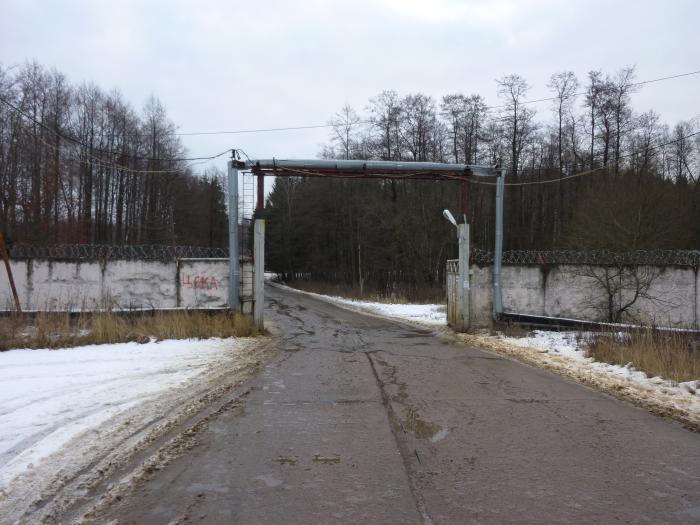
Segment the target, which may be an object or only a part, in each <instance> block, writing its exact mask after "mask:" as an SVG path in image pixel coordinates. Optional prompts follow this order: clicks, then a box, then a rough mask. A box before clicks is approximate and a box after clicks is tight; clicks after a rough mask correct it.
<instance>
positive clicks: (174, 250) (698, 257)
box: [9, 228, 700, 268]
mask: <svg viewBox="0 0 700 525" xmlns="http://www.w3.org/2000/svg"><path fill="white" fill-rule="evenodd" d="M243 229H244V230H245V229H246V228H243ZM9 251H10V257H12V258H13V259H71V260H81V261H83V260H84V261H91V260H102V259H137V260H139V259H140V260H148V261H153V260H157V261H169V260H175V259H198V258H202V259H211V258H226V257H228V249H227V248H211V247H204V246H171V245H163V244H139V245H126V246H124V245H119V246H117V245H105V244H55V245H45V246H37V245H31V244H14V245H12V246H11V247H10V250H9ZM470 262H471V263H472V264H478V265H480V266H487V265H491V264H493V252H491V251H487V250H479V249H474V250H472V252H471V256H470ZM503 264H515V265H517V264H522V265H546V264H571V265H618V264H635V265H650V266H689V267H694V268H698V267H700V250H637V251H628V252H616V251H612V250H508V251H504V252H503Z"/></svg>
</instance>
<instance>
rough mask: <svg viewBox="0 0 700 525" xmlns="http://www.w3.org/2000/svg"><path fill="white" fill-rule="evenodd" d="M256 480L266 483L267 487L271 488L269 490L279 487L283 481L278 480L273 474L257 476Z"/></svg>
mask: <svg viewBox="0 0 700 525" xmlns="http://www.w3.org/2000/svg"><path fill="white" fill-rule="evenodd" d="M255 479H257V480H258V481H262V482H263V483H265V485H267V488H269V489H272V488H275V487H279V486H280V485H281V484H282V480H281V479H277V478H276V477H274V476H273V475H272V474H266V475H264V476H256V477H255Z"/></svg>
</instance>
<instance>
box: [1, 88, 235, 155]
mask: <svg viewBox="0 0 700 525" xmlns="http://www.w3.org/2000/svg"><path fill="white" fill-rule="evenodd" d="M0 102H2V103H3V104H5V105H6V106H8V107H9V108H10V109H12V110H13V111H15V112H16V113H18V114H19V115H21V116H23V117H25V118H26V119H29V120H31V121H32V122H34V123H35V124H36V125H37V126H40V127H41V128H43V129H45V130H47V131H49V132H50V133H53V134H54V135H56V136H57V137H58V138H61V139H63V140H65V141H66V142H72V143H73V144H76V145H78V146H82V147H83V148H86V149H90V150H92V151H97V152H100V153H106V154H108V155H119V156H121V157H127V158H130V159H134V160H145V161H164V162H190V161H197V160H213V159H216V158H218V157H221V156H223V155H226V154H227V153H229V152H230V151H231V149H230V148H229V149H227V150H225V151H222V152H221V153H217V154H216V155H210V156H207V157H175V158H169V159H161V158H156V157H142V156H138V155H128V154H121V153H119V152H115V151H109V150H105V149H102V148H95V147H91V146H88V145H87V144H85V143H84V142H82V141H81V140H78V139H76V138H74V137H70V136H68V135H65V134H64V133H61V132H60V131H58V130H56V129H54V128H52V127H51V126H48V125H46V124H44V123H43V122H41V121H39V120H37V119H36V118H34V117H33V116H31V115H30V114H29V113H27V112H25V111H24V110H22V109H21V108H20V107H18V106H16V105H15V104H13V103H12V102H10V101H9V100H7V99H6V98H4V97H2V96H0ZM124 169H128V168H124Z"/></svg>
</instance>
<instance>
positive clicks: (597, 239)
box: [267, 68, 700, 296]
mask: <svg viewBox="0 0 700 525" xmlns="http://www.w3.org/2000/svg"><path fill="white" fill-rule="evenodd" d="M549 87H550V88H551V90H552V97H553V100H552V101H551V102H545V103H540V104H537V105H535V104H528V103H527V102H526V100H527V93H528V85H527V83H526V82H525V80H524V79H523V78H522V77H519V76H517V75H507V76H504V77H502V78H501V79H499V80H498V81H497V88H498V95H499V97H500V105H499V107H498V108H493V109H490V108H488V107H487V106H486V104H485V101H484V98H483V97H482V96H481V95H468V96H466V95H462V94H452V95H446V96H444V97H443V98H442V99H441V100H440V101H436V100H434V99H433V98H431V97H429V96H427V95H424V94H420V93H418V94H410V95H406V96H403V97H402V96H399V95H398V94H397V93H396V92H393V91H384V92H382V93H381V94H379V95H378V96H377V97H375V98H373V99H371V100H370V101H369V104H368V106H367V108H366V109H365V111H364V112H363V114H362V115H359V114H358V113H356V112H355V111H354V110H353V109H352V108H350V107H347V106H346V107H344V108H343V109H342V110H341V111H340V112H339V113H337V114H336V115H335V116H334V117H333V119H332V121H331V123H332V124H333V128H332V129H333V133H332V137H331V139H332V140H331V143H330V144H329V145H327V146H326V147H324V148H323V151H322V153H321V156H323V157H325V158H339V159H379V160H394V161H437V162H460V163H468V164H487V165H494V164H500V165H503V166H505V167H506V168H507V169H508V173H507V177H506V181H507V183H509V184H511V183H523V182H524V183H535V182H542V181H547V180H554V179H560V178H562V177H568V176H571V175H575V174H577V173H583V172H588V171H591V170H595V171H593V172H592V173H590V174H587V175H583V176H581V177H573V178H570V179H568V180H566V179H565V180H562V181H557V182H551V183H548V184H528V185H522V186H508V187H507V188H506V199H505V248H506V249H557V248H574V249H588V248H590V249H593V248H610V249H615V250H636V249H651V248H680V249H698V248H700V188H699V184H700V183H699V178H698V175H699V174H700V135H697V134H696V135H694V133H695V132H696V130H697V128H698V122H697V121H692V120H689V121H683V122H679V123H677V124H676V125H675V126H674V127H672V128H669V126H667V125H665V124H663V123H662V122H661V119H660V116H659V115H658V114H657V113H655V112H654V111H653V110H649V111H647V112H644V113H637V112H635V111H634V110H633V108H632V107H631V104H630V95H631V94H632V93H633V92H634V91H636V90H637V89H640V87H641V86H639V85H638V84H636V81H635V75H634V70H633V69H632V68H623V69H622V70H620V71H618V72H617V73H615V74H612V75H603V74H602V73H601V72H599V71H593V72H591V73H590V74H589V75H588V77H587V78H586V81H585V83H584V85H580V83H579V81H578V79H577V78H576V77H575V76H574V75H573V73H569V72H565V73H559V74H555V75H553V76H552V77H551V82H550V84H549ZM579 93H582V94H579ZM535 106H537V108H538V109H539V112H540V113H539V114H540V118H539V119H538V118H536V117H537V114H536V112H535ZM468 190H469V191H468V208H467V220H468V222H469V223H470V224H471V235H472V243H473V245H474V246H476V247H478V248H482V249H487V250H492V249H493V242H494V241H493V237H494V188H493V186H489V185H480V184H470V185H469V188H468ZM459 193H460V183H459V182H452V181H441V182H432V181H423V182H417V181H413V182H408V181H370V180H365V181H357V180H338V179H317V178H302V177H294V178H278V179H277V180H276V182H275V186H274V189H273V191H272V193H271V194H270V196H269V199H268V208H267V218H268V219H269V225H268V232H269V233H268V244H267V253H268V267H269V269H270V270H274V271H278V272H282V273H286V274H287V275H289V276H293V275H295V274H304V275H306V276H308V277H310V278H312V279H320V280H332V281H335V282H340V283H344V284H349V285H354V286H356V287H357V286H359V285H360V283H362V284H363V285H364V286H365V288H368V289H370V290H372V291H374V292H378V293H380V294H391V293H392V292H393V291H396V288H397V287H399V288H401V293H402V294H404V295H408V296H411V295H414V296H415V295H420V294H421V292H420V290H425V289H426V288H427V289H431V288H432V289H437V288H440V287H441V286H442V283H443V282H444V266H445V264H444V263H445V260H446V259H447V258H452V257H454V256H455V255H456V241H455V232H454V229H453V228H452V226H450V225H449V224H448V223H447V222H446V221H445V220H444V219H443V218H442V215H441V213H442V210H443V209H444V208H449V209H451V210H452V211H453V212H457V211H459Z"/></svg>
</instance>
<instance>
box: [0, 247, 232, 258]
mask: <svg viewBox="0 0 700 525" xmlns="http://www.w3.org/2000/svg"><path fill="white" fill-rule="evenodd" d="M9 251H10V257H12V258H13V259H70V260H79V261H97V260H103V259H130V260H145V261H171V260H175V259H190V258H192V259H199V258H204V259H210V258H218V257H223V258H225V257H228V249H225V248H212V247H204V246H171V245H164V244H137V245H108V244H54V245H45V246H37V245H32V244H13V245H12V246H11V247H10V250H9Z"/></svg>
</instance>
